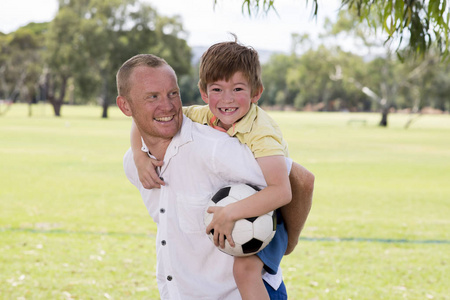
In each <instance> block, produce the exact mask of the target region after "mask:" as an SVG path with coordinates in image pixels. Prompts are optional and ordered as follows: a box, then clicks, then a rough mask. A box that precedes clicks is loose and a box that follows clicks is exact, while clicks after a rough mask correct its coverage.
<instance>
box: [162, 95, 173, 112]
mask: <svg viewBox="0 0 450 300" xmlns="http://www.w3.org/2000/svg"><path fill="white" fill-rule="evenodd" d="M173 101H174V100H173V99H170V97H169V96H164V97H163V99H162V101H161V104H160V106H161V107H162V108H164V109H166V110H171V109H172V108H173V107H174V105H173Z"/></svg>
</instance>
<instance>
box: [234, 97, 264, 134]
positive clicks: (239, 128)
mask: <svg viewBox="0 0 450 300" xmlns="http://www.w3.org/2000/svg"><path fill="white" fill-rule="evenodd" d="M256 109H257V106H256V104H255V103H252V105H251V106H250V109H249V111H248V112H247V114H246V115H245V116H243V117H242V119H240V120H239V121H237V122H236V123H234V124H233V126H231V127H230V129H228V131H227V133H228V134H229V135H230V136H235V135H236V134H237V133H248V132H250V131H251V130H252V126H253V123H254V121H255V119H256Z"/></svg>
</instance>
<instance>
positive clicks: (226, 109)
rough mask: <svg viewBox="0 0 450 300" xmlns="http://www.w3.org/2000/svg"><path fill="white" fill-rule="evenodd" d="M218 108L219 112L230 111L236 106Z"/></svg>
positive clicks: (234, 109)
mask: <svg viewBox="0 0 450 300" xmlns="http://www.w3.org/2000/svg"><path fill="white" fill-rule="evenodd" d="M219 110H220V111H221V112H225V113H231V112H234V111H236V110H237V108H236V107H224V108H219Z"/></svg>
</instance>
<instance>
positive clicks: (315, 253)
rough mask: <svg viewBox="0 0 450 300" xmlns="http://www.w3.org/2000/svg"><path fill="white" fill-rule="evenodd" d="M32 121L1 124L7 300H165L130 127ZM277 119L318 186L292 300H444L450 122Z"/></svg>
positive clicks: (295, 261)
mask: <svg viewBox="0 0 450 300" xmlns="http://www.w3.org/2000/svg"><path fill="white" fill-rule="evenodd" d="M27 109H28V108H27V106H25V105H20V104H19V105H18V104H15V105H13V107H11V109H10V111H8V113H7V114H6V115H4V116H1V117H0V166H1V168H0V186H1V188H0V260H1V262H0V291H1V293H0V299H3V298H4V299H158V291H157V287H156V280H155V278H154V273H155V265H156V259H155V250H154V243H155V239H154V236H155V232H156V227H155V226H154V224H153V223H152V221H151V219H150V218H149V216H148V214H147V212H146V209H145V206H144V205H143V203H142V201H141V199H140V196H139V193H138V192H137V190H136V189H135V188H134V187H133V186H132V185H131V184H130V183H129V182H128V181H127V179H126V177H125V175H124V173H123V169H122V156H123V154H124V152H125V151H126V149H127V148H128V145H129V128H130V119H129V118H127V117H125V116H123V115H122V114H121V113H120V111H119V110H118V109H117V108H115V107H112V108H110V110H109V113H110V118H108V119H101V118H100V114H101V110H100V108H99V107H96V106H65V107H63V110H62V115H63V116H62V117H60V118H55V117H53V116H52V111H51V108H50V106H47V105H42V104H39V105H34V106H33V116H32V117H31V118H30V117H28V116H27V114H28V111H27ZM270 114H271V115H272V116H273V117H274V118H275V119H276V121H277V122H278V123H279V124H280V127H281V129H282V131H283V133H284V136H285V138H286V140H287V141H288V143H289V150H290V155H291V157H292V158H293V159H294V160H295V161H297V162H299V163H301V164H302V165H304V166H305V167H307V168H308V169H309V170H311V171H312V172H313V173H314V175H315V176H316V184H315V193H314V202H313V208H312V210H311V214H310V217H309V219H308V222H307V224H306V226H305V229H304V231H303V233H302V238H301V240H300V242H299V246H298V248H297V249H296V250H295V251H294V253H293V254H291V255H289V256H287V257H285V258H284V260H283V262H282V268H283V272H284V278H285V282H286V285H287V287H288V293H289V295H290V299H450V298H449V295H450V288H448V284H447V282H446V280H445V278H446V277H447V278H448V274H449V267H448V264H449V260H450V254H449V253H450V236H449V235H450V234H449V230H448V228H449V223H450V219H449V217H448V216H449V215H450V185H449V184H448V182H449V174H450V138H449V136H450V117H449V116H448V115H434V116H428V115H427V116H422V117H420V118H419V119H417V121H416V122H414V123H413V124H412V125H411V127H410V128H409V129H407V130H405V129H404V128H403V125H404V124H405V123H406V121H407V118H408V116H406V115H394V114H391V115H390V116H389V122H390V126H389V127H388V128H380V127H378V126H377V122H378V121H379V118H380V116H379V114H363V113H357V114H349V113H301V112H270ZM350 120H352V121H353V122H349V121H350ZM355 120H357V121H355ZM363 121H365V122H363ZM447 281H448V279H447Z"/></svg>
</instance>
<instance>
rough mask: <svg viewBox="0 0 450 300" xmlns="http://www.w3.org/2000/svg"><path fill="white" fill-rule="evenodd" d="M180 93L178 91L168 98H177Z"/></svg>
mask: <svg viewBox="0 0 450 300" xmlns="http://www.w3.org/2000/svg"><path fill="white" fill-rule="evenodd" d="M179 94H180V93H179V92H178V91H175V92H172V93H170V97H172V98H173V97H177V96H178V95H179Z"/></svg>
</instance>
